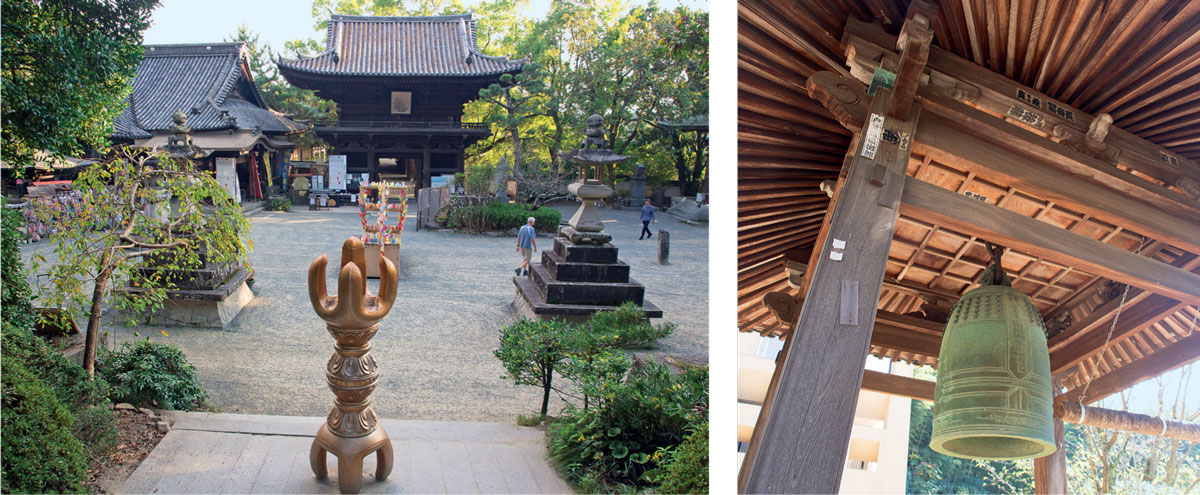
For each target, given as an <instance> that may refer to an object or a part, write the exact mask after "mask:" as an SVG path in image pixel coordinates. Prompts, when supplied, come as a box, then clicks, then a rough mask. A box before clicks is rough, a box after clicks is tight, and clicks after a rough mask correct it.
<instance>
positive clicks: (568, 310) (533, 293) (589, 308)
mask: <svg viewBox="0 0 1200 495" xmlns="http://www.w3.org/2000/svg"><path fill="white" fill-rule="evenodd" d="M513 285H515V286H516V287H517V298H518V299H517V301H514V304H516V303H518V302H519V303H523V305H525V306H526V307H527V308H528V309H529V310H530V311H532V313H533V314H534V315H535V316H537V317H541V318H565V319H567V320H569V321H581V320H584V319H587V317H588V316H591V315H592V314H593V313H598V312H600V311H608V310H611V309H613V308H615V307H616V306H615V305H612V306H610V305H601V304H551V303H548V302H546V298H545V297H543V296H542V295H541V294H539V293H538V291H537V288H536V287H534V286H533V282H532V281H530V279H529V277H513ZM518 309H520V308H514V311H516V310H518ZM642 311H645V312H646V317H647V318H662V315H663V312H662V309H660V308H659V307H658V306H655V305H654V303H651V302H650V301H647V300H643V301H642ZM525 315H526V316H529V315H528V314H525Z"/></svg>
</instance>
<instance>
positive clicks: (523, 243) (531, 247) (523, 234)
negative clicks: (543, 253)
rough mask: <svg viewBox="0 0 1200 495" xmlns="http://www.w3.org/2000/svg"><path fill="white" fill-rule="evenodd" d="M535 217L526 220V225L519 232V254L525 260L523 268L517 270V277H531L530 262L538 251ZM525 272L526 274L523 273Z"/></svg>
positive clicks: (522, 264) (522, 262)
mask: <svg viewBox="0 0 1200 495" xmlns="http://www.w3.org/2000/svg"><path fill="white" fill-rule="evenodd" d="M533 222H534V219H533V217H529V218H527V219H525V225H524V226H523V227H521V230H518V231H517V252H518V253H521V256H522V257H523V258H524V260H523V261H521V266H520V267H519V268H517V275H518V276H519V275H529V260H530V259H531V258H533V253H534V252H535V251H537V239H535V238H536V237H537V231H535V230H534V229H533ZM522 272H524V273H522Z"/></svg>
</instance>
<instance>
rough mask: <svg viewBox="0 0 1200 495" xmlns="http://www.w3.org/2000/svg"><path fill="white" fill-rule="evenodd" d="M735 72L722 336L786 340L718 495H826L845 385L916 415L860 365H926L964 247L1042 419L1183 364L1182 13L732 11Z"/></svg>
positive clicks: (893, 2) (1190, 245)
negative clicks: (1047, 385)
mask: <svg viewBox="0 0 1200 495" xmlns="http://www.w3.org/2000/svg"><path fill="white" fill-rule="evenodd" d="M738 68H739V73H738V107H739V108H738V326H739V330H741V331H744V332H758V333H761V334H763V335H775V336H781V337H784V338H786V339H787V344H786V345H785V347H784V351H783V353H781V357H780V360H779V362H778V363H777V366H776V372H775V376H774V378H773V379H772V383H771V387H770V389H769V391H768V393H767V396H766V399H765V400H764V402H763V404H762V410H761V411H762V412H761V414H760V416H759V419H758V423H757V426H756V428H755V430H754V435H753V437H752V439H751V442H750V447H749V451H748V452H747V455H746V460H745V464H744V465H743V468H742V470H741V472H740V474H739V488H740V490H741V491H743V492H748V493H759V492H800V493H806V492H807V493H833V492H836V491H837V489H838V482H839V479H840V476H841V472H842V466H843V463H844V461H845V455H846V446H847V443H848V441H849V438H850V430H851V426H852V419H853V412H854V408H855V402H856V400H857V397H858V394H857V391H858V390H859V389H860V387H861V388H866V389H871V390H876V391H881V392H885V393H893V394H899V395H906V396H910V397H917V398H925V396H924V394H926V393H928V394H929V395H932V383H931V382H921V381H919V380H909V379H896V377H890V376H888V377H885V376H877V374H873V373H870V372H867V373H866V374H865V376H864V370H863V363H864V360H865V358H866V356H867V355H868V354H871V355H875V356H879V357H883V358H889V359H893V360H901V361H907V362H912V363H917V364H928V365H932V366H936V365H937V355H938V349H939V346H940V342H941V333H942V329H943V326H944V321H945V317H946V316H947V314H948V312H949V310H950V307H951V305H952V304H953V303H954V302H955V301H956V300H957V299H958V298H959V297H960V296H961V295H962V294H963V293H964V292H966V291H967V290H968V289H970V288H972V287H974V286H975V285H974V281H975V278H976V277H977V276H978V275H979V273H980V272H981V271H982V270H983V269H984V268H985V267H986V265H987V263H988V262H989V259H990V258H989V253H988V251H987V249H986V247H985V242H991V243H994V244H997V245H1000V246H1003V247H1005V248H1008V251H1007V253H1006V254H1005V255H1004V257H1003V261H1004V268H1005V270H1006V271H1007V272H1008V274H1009V276H1010V277H1011V278H1012V280H1013V286H1014V287H1015V288H1017V289H1020V290H1022V291H1023V292H1025V293H1026V294H1028V295H1029V296H1030V297H1031V298H1032V299H1033V301H1034V304H1035V305H1036V306H1037V308H1038V310H1039V311H1041V313H1042V315H1043V317H1044V318H1045V320H1046V323H1047V327H1048V337H1049V348H1050V359H1051V367H1052V373H1053V375H1054V376H1053V382H1054V386H1055V393H1056V394H1059V395H1058V399H1059V400H1075V401H1077V400H1081V399H1082V401H1083V402H1084V403H1085V404H1086V403H1094V402H1095V401H1097V400H1100V399H1102V398H1104V397H1106V396H1109V395H1112V394H1114V393H1117V392H1120V391H1121V390H1124V389H1126V388H1128V387H1130V386H1132V385H1133V384H1135V383H1137V382H1140V381H1142V380H1145V379H1147V378H1151V377H1154V376H1157V375H1160V374H1162V373H1165V372H1166V371H1169V370H1171V369H1174V368H1177V367H1179V366H1182V365H1184V364H1187V363H1190V362H1192V361H1195V360H1196V359H1197V358H1200V334H1198V332H1196V331H1195V327H1196V320H1197V317H1200V309H1198V306H1200V164H1198V163H1197V161H1200V3H1196V2H1187V1H1183V0H1159V1H1148V2H1146V1H1140V0H1115V1H1112V2H1096V1H1091V0H1078V1H1064V2H1058V1H1049V0H1012V1H997V2H992V1H990V0H989V1H984V0H945V1H943V2H940V3H927V2H924V1H921V0H918V1H913V2H911V3H910V2H909V1H906V0H834V1H830V2H816V1H811V2H808V1H799V2H771V1H766V0H740V1H739V4H738ZM877 69H883V70H884V71H887V72H888V73H890V74H893V75H894V80H890V81H889V80H888V78H887V77H886V76H887V74H884V73H882V72H881V71H878V70H877ZM872 82H874V83H875V86H876V87H877V88H876V89H874V90H873V91H868V90H869V86H870V85H871V83H872ZM869 93H872V94H869ZM1126 288H1128V289H1126ZM1118 315H1119V316H1118ZM1114 320H1115V323H1114ZM1089 383H1090V385H1088V384H1089ZM1085 389H1086V390H1087V392H1086V396H1082V395H1083V391H1084V390H1085ZM1081 396H1082V397H1081ZM1059 430H1060V431H1061V428H1060V429H1059ZM1060 441H1061V434H1060ZM1062 452H1063V451H1062V450H1061V449H1060V451H1059V453H1057V454H1055V455H1053V456H1050V457H1047V458H1043V459H1039V460H1038V461H1037V463H1036V469H1035V474H1036V477H1037V490H1038V492H1039V493H1065V490H1066V475H1065V462H1064V461H1063V457H1062V456H1063V453H1062Z"/></svg>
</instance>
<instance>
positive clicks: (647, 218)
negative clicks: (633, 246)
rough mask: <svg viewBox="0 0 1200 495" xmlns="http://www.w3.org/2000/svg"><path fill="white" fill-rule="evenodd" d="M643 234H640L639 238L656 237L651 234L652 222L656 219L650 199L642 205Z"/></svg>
mask: <svg viewBox="0 0 1200 495" xmlns="http://www.w3.org/2000/svg"><path fill="white" fill-rule="evenodd" d="M640 219H641V221H642V234H641V235H639V236H638V240H639V241H640V240H642V239H644V238H649V237H654V236H653V235H651V234H650V222H653V221H654V207H653V206H650V200H649V199H647V200H646V204H644V205H642V216H641V217H640Z"/></svg>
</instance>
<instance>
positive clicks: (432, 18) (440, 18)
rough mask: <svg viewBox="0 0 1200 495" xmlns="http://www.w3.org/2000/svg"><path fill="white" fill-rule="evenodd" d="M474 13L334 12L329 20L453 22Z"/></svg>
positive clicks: (467, 17) (470, 18)
mask: <svg viewBox="0 0 1200 495" xmlns="http://www.w3.org/2000/svg"><path fill="white" fill-rule="evenodd" d="M473 15H474V14H472V13H470V12H467V13H465V14H443V15H396V16H387V15H349V14H334V15H333V16H331V17H330V18H329V21H330V22H333V21H335V20H340V21H352V22H454V21H458V20H460V19H466V20H473V17H472V16H473Z"/></svg>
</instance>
